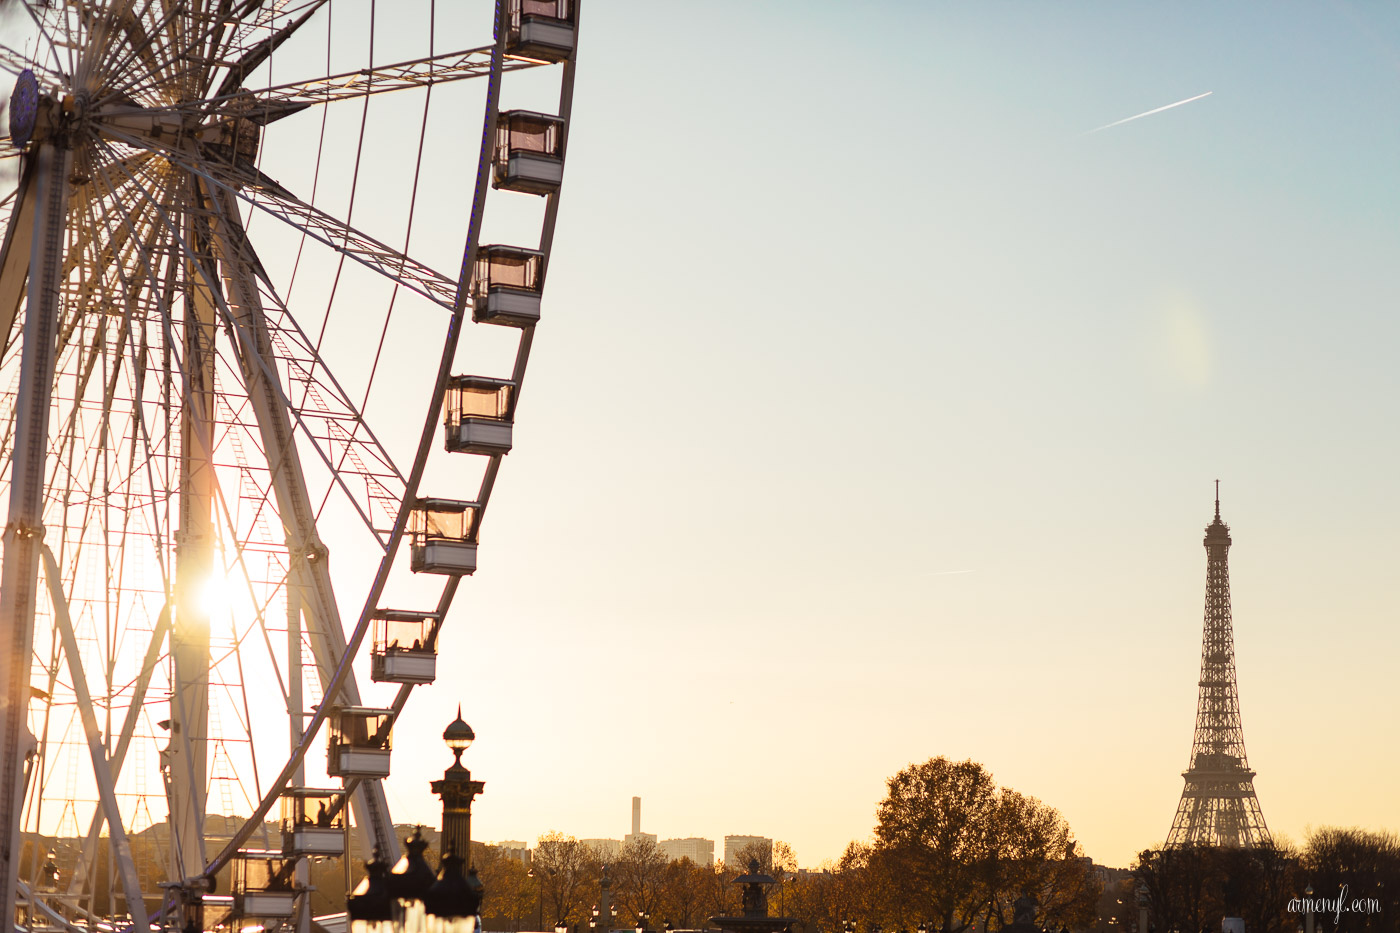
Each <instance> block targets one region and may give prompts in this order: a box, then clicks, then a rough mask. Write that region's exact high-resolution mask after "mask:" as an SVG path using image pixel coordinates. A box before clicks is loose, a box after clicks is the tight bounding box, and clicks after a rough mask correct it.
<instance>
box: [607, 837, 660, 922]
mask: <svg viewBox="0 0 1400 933" xmlns="http://www.w3.org/2000/svg"><path fill="white" fill-rule="evenodd" d="M612 876H613V891H614V892H616V895H617V899H618V902H619V903H620V904H621V905H622V907H623V909H624V910H627V911H629V912H630V913H631V914H632V916H633V917H639V916H640V915H642V914H645V915H646V916H648V917H651V916H653V915H654V914H655V913H656V908H657V907H658V906H659V905H660V903H661V893H662V890H663V888H664V887H665V882H666V855H665V853H663V852H662V851H661V847H660V846H658V845H657V844H656V842H655V840H652V839H649V838H647V837H645V836H642V837H638V838H634V839H632V840H631V841H630V842H628V843H627V845H625V846H623V847H622V852H621V854H619V855H618V858H617V861H615V862H613V865H612Z"/></svg>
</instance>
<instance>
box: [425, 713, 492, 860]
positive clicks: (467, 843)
mask: <svg viewBox="0 0 1400 933" xmlns="http://www.w3.org/2000/svg"><path fill="white" fill-rule="evenodd" d="M475 739H476V733H475V732H473V731H472V727H471V726H469V725H467V724H466V723H465V722H463V721H462V707H461V704H458V706H457V718H456V719H455V720H453V721H452V724H451V725H449V726H448V727H447V729H446V730H444V731H443V733H442V740H443V741H444V742H446V743H447V747H448V748H450V749H451V750H452V754H453V755H454V756H456V758H455V760H454V761H453V762H452V767H450V768H448V769H447V771H445V772H444V773H443V775H442V780H441V781H434V782H433V784H432V787H433V793H435V794H437V795H438V796H439V797H441V798H442V848H443V851H444V852H445V851H447V847H448V846H451V847H452V851H453V852H456V853H458V854H460V855H461V856H462V858H463V859H464V860H465V864H466V865H467V866H468V867H470V866H471V863H472V858H471V852H472V800H473V799H474V798H475V797H476V795H477V794H479V793H481V792H482V790H484V789H485V787H486V782H485V781H473V780H472V773H471V772H470V771H468V770H467V769H466V768H464V767H462V752H464V751H466V750H467V747H468V746H469V745H471V744H472V742H473V741H474V740H475Z"/></svg>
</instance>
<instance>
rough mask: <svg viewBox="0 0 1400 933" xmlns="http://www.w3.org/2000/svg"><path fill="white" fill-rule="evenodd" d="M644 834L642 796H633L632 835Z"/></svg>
mask: <svg viewBox="0 0 1400 933" xmlns="http://www.w3.org/2000/svg"><path fill="white" fill-rule="evenodd" d="M641 834H642V798H640V797H633V798H632V835H634V836H640V835H641Z"/></svg>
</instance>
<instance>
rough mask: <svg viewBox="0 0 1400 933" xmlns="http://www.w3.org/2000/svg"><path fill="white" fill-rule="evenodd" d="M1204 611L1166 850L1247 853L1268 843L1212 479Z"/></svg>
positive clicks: (1226, 544)
mask: <svg viewBox="0 0 1400 933" xmlns="http://www.w3.org/2000/svg"><path fill="white" fill-rule="evenodd" d="M1205 547H1206V613H1205V635H1204V638H1203V640H1202V645H1201V680H1200V688H1201V692H1200V695H1199V698H1198V700H1197V703H1196V737H1195V740H1194V741H1193V742H1192V743H1191V764H1190V767H1189V768H1188V769H1187V770H1186V771H1185V772H1184V773H1183V774H1182V777H1184V778H1185V779H1186V786H1185V788H1183V790H1182V792H1181V802H1180V803H1178V804H1177V806H1176V818H1175V819H1173V820H1172V831H1171V833H1170V834H1169V835H1168V836H1167V847H1168V848H1175V847H1178V846H1185V845H1215V846H1230V847H1234V848H1245V849H1252V848H1255V847H1257V846H1261V845H1269V844H1270V843H1271V842H1272V840H1271V839H1270V837H1269V828H1268V827H1267V826H1265V825H1264V813H1263V811H1262V810H1260V808H1259V798H1258V797H1257V796H1255V793H1254V772H1253V771H1251V770H1250V769H1249V759H1248V758H1247V757H1246V756H1245V751H1244V728H1243V726H1242V725H1241V724H1240V697H1239V688H1238V687H1237V686H1236V683H1235V635H1234V626H1233V623H1232V622H1231V619H1230V569H1229V566H1228V563H1227V555H1228V554H1229V551H1230V526H1229V525H1227V524H1225V523H1224V522H1223V521H1221V520H1220V480H1216V481H1215V521H1213V522H1211V523H1210V524H1209V525H1208V526H1206V537H1205Z"/></svg>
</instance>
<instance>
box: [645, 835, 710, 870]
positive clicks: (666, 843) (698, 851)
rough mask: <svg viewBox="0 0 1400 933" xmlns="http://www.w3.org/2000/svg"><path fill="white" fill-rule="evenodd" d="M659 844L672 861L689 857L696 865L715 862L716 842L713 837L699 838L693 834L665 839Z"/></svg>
mask: <svg viewBox="0 0 1400 933" xmlns="http://www.w3.org/2000/svg"><path fill="white" fill-rule="evenodd" d="M658 845H660V846H661V851H662V852H664V853H666V858H668V859H670V860H671V861H673V862H674V861H677V860H678V859H683V858H688V859H690V860H691V861H692V862H694V863H695V864H696V865H713V864H714V863H715V842H714V840H713V839H699V838H696V837H695V836H691V837H690V838H689V839H663V840H662V841H661V842H660V843H658Z"/></svg>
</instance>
